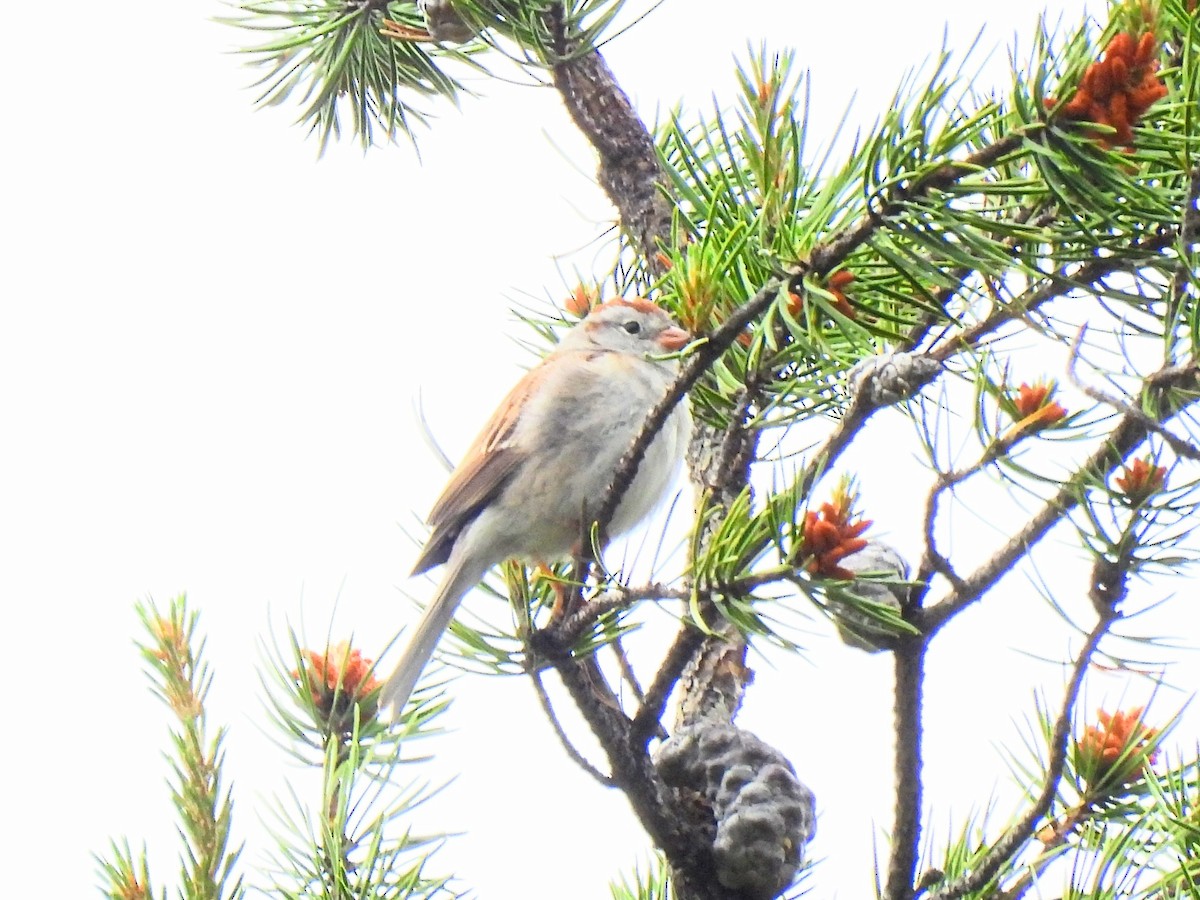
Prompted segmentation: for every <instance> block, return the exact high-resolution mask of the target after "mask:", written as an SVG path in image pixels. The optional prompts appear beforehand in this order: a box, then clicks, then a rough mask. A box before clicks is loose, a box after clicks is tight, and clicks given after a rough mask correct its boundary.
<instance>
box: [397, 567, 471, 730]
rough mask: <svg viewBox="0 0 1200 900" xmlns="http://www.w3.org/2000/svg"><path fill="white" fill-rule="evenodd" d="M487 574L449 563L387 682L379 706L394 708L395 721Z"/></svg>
mask: <svg viewBox="0 0 1200 900" xmlns="http://www.w3.org/2000/svg"><path fill="white" fill-rule="evenodd" d="M485 571H486V569H485V570H483V571H477V570H476V569H475V568H474V567H472V569H471V570H470V571H464V569H463V566H462V564H461V563H460V562H458V561H456V560H454V559H451V560H450V561H449V563H448V564H447V566H446V574H445V576H444V577H443V578H442V583H441V584H440V585H438V590H437V593H436V594H435V595H434V597H433V599H432V600H430V601H429V605H428V606H426V607H425V611H424V612H423V613H421V618H420V619H419V620H418V621H417V625H416V627H415V628H414V629H413V630H412V634H411V635H410V636H409V638H408V644H407V645H406V646H405V648H404V653H403V654H402V655H401V657H400V662H399V663H397V664H396V670H395V671H394V672H392V674H391V675H390V676H388V680H387V681H386V682H384V685H383V691H382V693H381V694H380V699H379V703H380V706H390V707H391V710H392V719H393V720H395V719H399V718H400V715H401V713H403V712H404V707H405V705H406V704H407V703H408V698H409V696H410V695H411V694H412V692H413V688H414V687H416V684H417V679H418V678H420V677H421V672H422V671H424V669H425V665H426V664H427V663H428V662H429V658H430V657H431V656H433V651H434V648H436V647H437V644H438V641H439V640H440V639H441V637H442V634H443V632H445V630H446V629H447V628H449V627H450V621H451V620H452V619H453V618H454V612H455V610H457V609H458V604H459V603H460V602H462V598H463V596H464V595H465V594H466V593H467V591H469V590H470V589H471V588H473V587H474V586H475V585H476V584H478V583H479V581H480V579H482V578H483V575H484V572H485Z"/></svg>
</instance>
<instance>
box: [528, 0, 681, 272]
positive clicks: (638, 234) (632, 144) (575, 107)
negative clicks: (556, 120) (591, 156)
mask: <svg viewBox="0 0 1200 900" xmlns="http://www.w3.org/2000/svg"><path fill="white" fill-rule="evenodd" d="M547 23H548V24H549V26H550V28H551V29H552V31H553V33H554V34H555V37H556V41H557V44H558V46H557V47H556V52H557V54H558V57H559V61H558V62H556V63H555V64H554V65H553V66H552V67H551V70H550V72H551V77H552V78H553V81H554V86H555V88H557V89H558V93H559V95H560V96H561V97H562V100H563V104H564V105H565V106H566V108H567V112H568V113H569V114H570V116H571V119H572V121H573V122H574V123H575V126H576V127H577V128H578V129H579V130H580V131H581V132H583V135H584V137H586V138H587V139H588V141H589V143H591V145H592V147H593V148H594V149H595V150H596V153H597V154H598V155H599V157H600V167H599V172H598V179H599V182H600V186H601V187H602V188H603V189H604V192H605V193H606V194H607V195H608V199H609V200H610V201H612V204H613V206H615V207H616V208H617V214H618V216H619V218H620V223H621V225H622V227H624V229H625V231H626V232H627V233H628V234H629V235H630V237H632V238H633V239H634V241H635V242H636V243H637V245H638V247H639V248H640V250H641V253H642V255H643V256H644V257H645V258H646V261H647V263H648V264H649V266H650V268H651V269H652V270H655V271H657V270H658V269H661V263H659V262H658V261H657V260H656V258H655V257H656V254H657V253H658V250H659V248H660V247H664V246H667V245H668V244H669V242H670V238H671V212H672V204H671V202H670V201H669V200H668V199H667V196H666V193H665V192H664V190H663V188H664V184H665V179H664V177H663V171H662V168H661V166H660V165H659V162H658V151H657V149H656V148H655V146H654V139H653V138H652V137H651V136H650V132H649V131H648V130H647V129H646V126H645V124H644V123H643V122H642V120H641V119H640V118H639V117H638V114H637V112H635V111H634V108H633V104H632V103H630V102H629V97H628V96H627V95H626V94H625V92H624V91H623V90H621V86H620V85H619V84H618V83H617V80H616V78H615V77H614V76H613V73H612V70H611V69H609V67H608V63H606V62H605V60H604V57H603V56H601V55H600V54H599V53H598V52H595V51H592V52H590V53H583V54H579V55H571V53H570V51H571V49H572V48H571V47H570V46H569V45H568V40H567V37H566V34H565V32H564V26H563V16H562V11H561V10H560V9H555V10H553V11H552V12H551V13H550V14H548V15H547Z"/></svg>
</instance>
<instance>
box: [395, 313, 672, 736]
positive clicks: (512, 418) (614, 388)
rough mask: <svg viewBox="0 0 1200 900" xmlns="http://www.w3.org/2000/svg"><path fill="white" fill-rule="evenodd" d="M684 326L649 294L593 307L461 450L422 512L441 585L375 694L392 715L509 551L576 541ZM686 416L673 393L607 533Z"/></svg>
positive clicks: (657, 493) (547, 553)
mask: <svg viewBox="0 0 1200 900" xmlns="http://www.w3.org/2000/svg"><path fill="white" fill-rule="evenodd" d="M691 339H692V336H691V335H690V334H689V333H688V332H687V331H685V330H684V329H682V328H680V327H679V326H678V325H676V324H675V323H674V322H673V321H672V320H671V318H670V316H668V315H667V314H666V313H665V312H664V311H663V310H662V309H660V308H659V307H657V306H655V305H654V304H653V303H651V302H650V301H648V300H643V299H628V300H627V299H616V300H609V301H608V302H606V303H602V304H600V305H599V306H596V307H595V308H594V309H592V310H591V312H589V313H588V315H587V317H586V318H584V319H583V320H582V321H581V322H579V324H577V325H576V326H575V327H573V328H572V329H571V330H570V331H568V332H567V333H566V335H565V336H564V337H563V339H562V341H561V342H560V343H559V345H558V347H557V348H556V349H555V350H554V351H553V352H552V353H551V354H550V355H548V356H547V357H546V358H545V359H544V360H542V362H541V363H539V364H538V365H537V366H536V367H534V368H533V369H531V370H530V371H529V372H528V373H527V374H526V375H525V377H524V378H522V379H521V380H520V381H519V382H517V385H516V387H514V388H513V389H512V390H511V391H510V392H509V394H508V396H507V397H505V398H504V400H503V401H502V402H501V403H500V407H499V408H498V409H497V410H496V411H495V412H494V413H493V414H492V417H491V418H490V419H489V420H488V423H487V425H485V426H484V428H483V431H482V432H480V434H479V436H478V437H476V438H475V440H474V442H473V443H472V444H471V446H470V448H469V449H468V450H467V453H466V456H465V458H464V459H463V460H462V462H460V463H459V464H458V467H457V468H455V470H454V472H453V473H452V474H451V476H450V481H449V483H447V485H446V487H445V489H444V490H443V491H442V494H441V496H440V497H439V498H438V500H437V502H436V503H435V504H434V506H433V510H432V511H431V512H430V513H429V517H428V524H429V526H430V528H431V531H430V535H429V539H428V541H427V542H426V543H425V546H424V549H423V550H422V551H421V554H420V556H419V557H418V559H417V562H416V565H415V566H414V568H413V575H419V574H421V573H422V572H426V571H428V570H429V569H432V568H433V567H435V566H438V565H444V569H443V572H442V578H441V582H440V584H439V585H438V588H437V591H436V593H435V594H434V596H433V599H432V600H430V602H429V604H428V606H426V607H425V610H424V612H423V613H422V615H421V618H420V620H419V621H418V622H417V624H416V627H415V628H414V629H413V630H412V633H411V636H410V637H409V639H408V644H407V646H406V647H405V649H404V652H403V655H402V656H401V657H400V661H399V663H398V664H397V666H396V670H395V671H394V672H393V673H392V675H391V676H390V677H389V678H388V680H387V681H386V683H385V684H384V686H383V689H382V692H381V694H380V704H381V706H383V705H386V706H390V707H391V708H392V715H393V717H397V718H398V717H399V715H400V712H401V711H402V710H403V708H404V706H405V704H406V703H407V702H408V698H409V695H410V694H411V693H412V690H413V687H414V686H415V685H416V683H417V679H418V677H419V676H420V674H421V672H422V670H423V669H424V668H425V665H426V664H427V663H428V662H429V658H430V657H431V656H432V655H433V651H434V648H435V647H436V646H437V643H438V640H439V639H440V638H441V636H442V633H443V632H444V631H445V630H446V629H447V628H448V627H449V625H450V621H451V620H452V619H453V618H454V613H455V611H456V610H457V609H458V605H459V603H460V602H461V601H462V599H463V597H464V596H465V595H466V594H467V592H468V591H470V590H471V589H472V588H473V587H474V586H475V585H477V584H478V583H479V582H480V581H481V580H482V579H483V577H484V575H485V574H486V573H487V571H488V570H489V569H490V568H491V567H492V566H494V565H496V564H497V563H500V562H503V561H504V560H506V559H513V558H519V559H524V560H528V561H535V562H550V561H553V560H559V559H564V558H567V557H569V556H570V555H571V554H572V553H573V552H575V551H577V550H578V548H579V543H580V539H581V536H582V535H583V533H584V528H585V527H586V526H587V525H589V524H590V522H585V520H584V516H585V515H586V514H587V513H588V510H590V509H594V508H595V506H596V505H597V504H598V503H599V502H600V499H601V497H602V496H603V495H604V492H605V490H606V489H607V488H608V486H609V484H610V482H611V481H612V477H613V472H614V471H615V470H616V467H617V463H618V462H619V461H620V459H621V457H622V456H623V455H624V454H625V451H626V450H628V449H629V446H630V444H632V443H633V441H634V439H635V438H636V437H637V435H638V433H639V432H640V431H641V429H642V425H643V423H644V422H645V420H646V417H647V415H648V414H649V412H650V410H651V409H653V408H654V406H655V405H657V404H658V402H659V401H660V400H662V398H663V396H664V395H665V394H666V392H667V389H668V388H669V387H670V385H671V383H672V382H673V381H674V379H675V376H676V374H677V372H678V368H679V364H678V361H677V360H675V359H664V358H663V357H664V355H666V354H671V353H674V352H676V351H678V350H681V349H682V348H683V347H685V346H686V345H687V344H688V342H689V341H690V340H691ZM690 433H691V415H690V413H689V412H688V409H687V404H686V402H680V403H679V404H677V405H676V407H675V409H674V410H673V411H672V412H671V414H670V416H669V417H668V419H667V421H666V422H665V424H664V425H663V427H662V429H661V430H660V431H659V432H658V434H657V435H656V436H655V438H654V440H653V441H652V442H651V444H650V446H649V448H648V449H647V450H646V454H645V456H644V457H643V459H642V462H641V465H640V466H639V467H638V471H637V475H636V476H635V477H634V480H633V482H632V483H631V484H630V486H629V489H628V490H627V491H626V492H625V495H624V497H623V498H622V500H621V502H620V504H619V505H618V507H617V510H616V512H615V513H614V514H613V517H612V520H611V521H610V522H609V523H608V528H607V535H609V536H616V535H619V534H621V533H623V532H625V531H628V530H629V529H630V528H632V527H633V526H634V525H636V524H637V523H638V522H640V521H641V520H642V519H643V518H645V517H646V516H647V515H648V514H649V513H650V512H651V511H652V510H653V509H654V508H655V506H657V505H658V504H659V502H660V501H661V500H662V499H663V496H664V495H665V494H666V491H667V489H668V488H669V487H670V485H671V482H672V479H673V478H674V475H675V472H676V471H677V469H678V468H679V465H680V462H681V461H682V459H683V454H684V451H685V449H686V447H687V442H688V437H689V435H690Z"/></svg>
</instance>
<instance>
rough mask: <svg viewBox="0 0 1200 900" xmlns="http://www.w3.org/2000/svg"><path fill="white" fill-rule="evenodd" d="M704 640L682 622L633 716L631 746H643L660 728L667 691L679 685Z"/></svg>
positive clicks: (697, 630)
mask: <svg viewBox="0 0 1200 900" xmlns="http://www.w3.org/2000/svg"><path fill="white" fill-rule="evenodd" d="M706 637H707V635H705V633H704V632H703V631H701V630H700V629H699V628H697V627H696V626H695V625H692V624H690V623H689V622H687V621H686V620H685V621H684V623H683V625H682V626H681V627H680V629H679V633H678V634H676V635H675V642H674V643H673V644H672V645H671V649H670V650H668V651H667V655H666V657H664V658H663V661H662V663H661V664H660V665H659V667H658V672H657V673H656V674H655V676H654V680H653V681H652V682H650V686H649V687H648V688H647V689H646V696H645V697H644V698H643V699H642V705H641V706H640V707H639V709H638V711H637V714H636V715H634V717H633V724H632V726H631V727H630V733H629V739H630V740H631V741H633V742H634V744H635V745H637V746H640V747H645V746H646V744H647V743H648V742H649V740H650V738H652V737H653V736H654V733H655V732H656V731H657V730H658V729H659V728H660V727H662V726H661V723H662V717H663V713H664V712H665V711H666V708H667V698H669V697H670V696H671V691H672V690H674V689H675V685H676V684H678V683H679V679H680V677H681V676H682V675H683V670H684V669H685V668H686V667H687V664H688V662H689V661H690V660H691V658H692V657H693V656H695V655H696V651H698V650H699V649H700V647H701V645H702V644H703V643H704V641H705V638H706Z"/></svg>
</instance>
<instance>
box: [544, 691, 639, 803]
mask: <svg viewBox="0 0 1200 900" xmlns="http://www.w3.org/2000/svg"><path fill="white" fill-rule="evenodd" d="M529 675H530V677H531V678H532V679H533V690H534V692H535V693H536V694H537V698H538V702H539V703H541V705H542V712H544V713H545V714H546V718H547V719H549V720H550V727H552V728H553V729H554V733H555V734H556V735H558V742H559V743H560V744H562V747H563V750H565V751H566V752H567V756H569V757H570V758H571V761H572V762H574V763H575V765H577V766H579V768H581V769H583V771H585V772H587V773H588V774H589V775H591V776H592V778H594V779H595V780H596V781H598V782H599V783H600V786H601V787H606V788H612V787H616V786H617V783H616V781H614V780H613V778H612V776H611V775H605V774H604V773H603V772H601V771H600V770H599V769H597V768H596V767H595V766H593V765H592V764H591V763H590V762H588V760H587V758H586V757H584V755H583V754H582V753H580V752H579V750H578V749H577V748H576V747H575V745H574V744H572V743H571V739H570V738H569V737H567V732H566V731H565V730H563V727H562V723H561V722H559V721H558V715H557V714H556V713H555V712H554V705H553V704H552V703H551V702H550V695H549V694H547V693H546V685H545V684H543V683H542V673H541V672H540V671H538V670H536V669H535V670H534V671H532V672H530V673H529Z"/></svg>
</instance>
